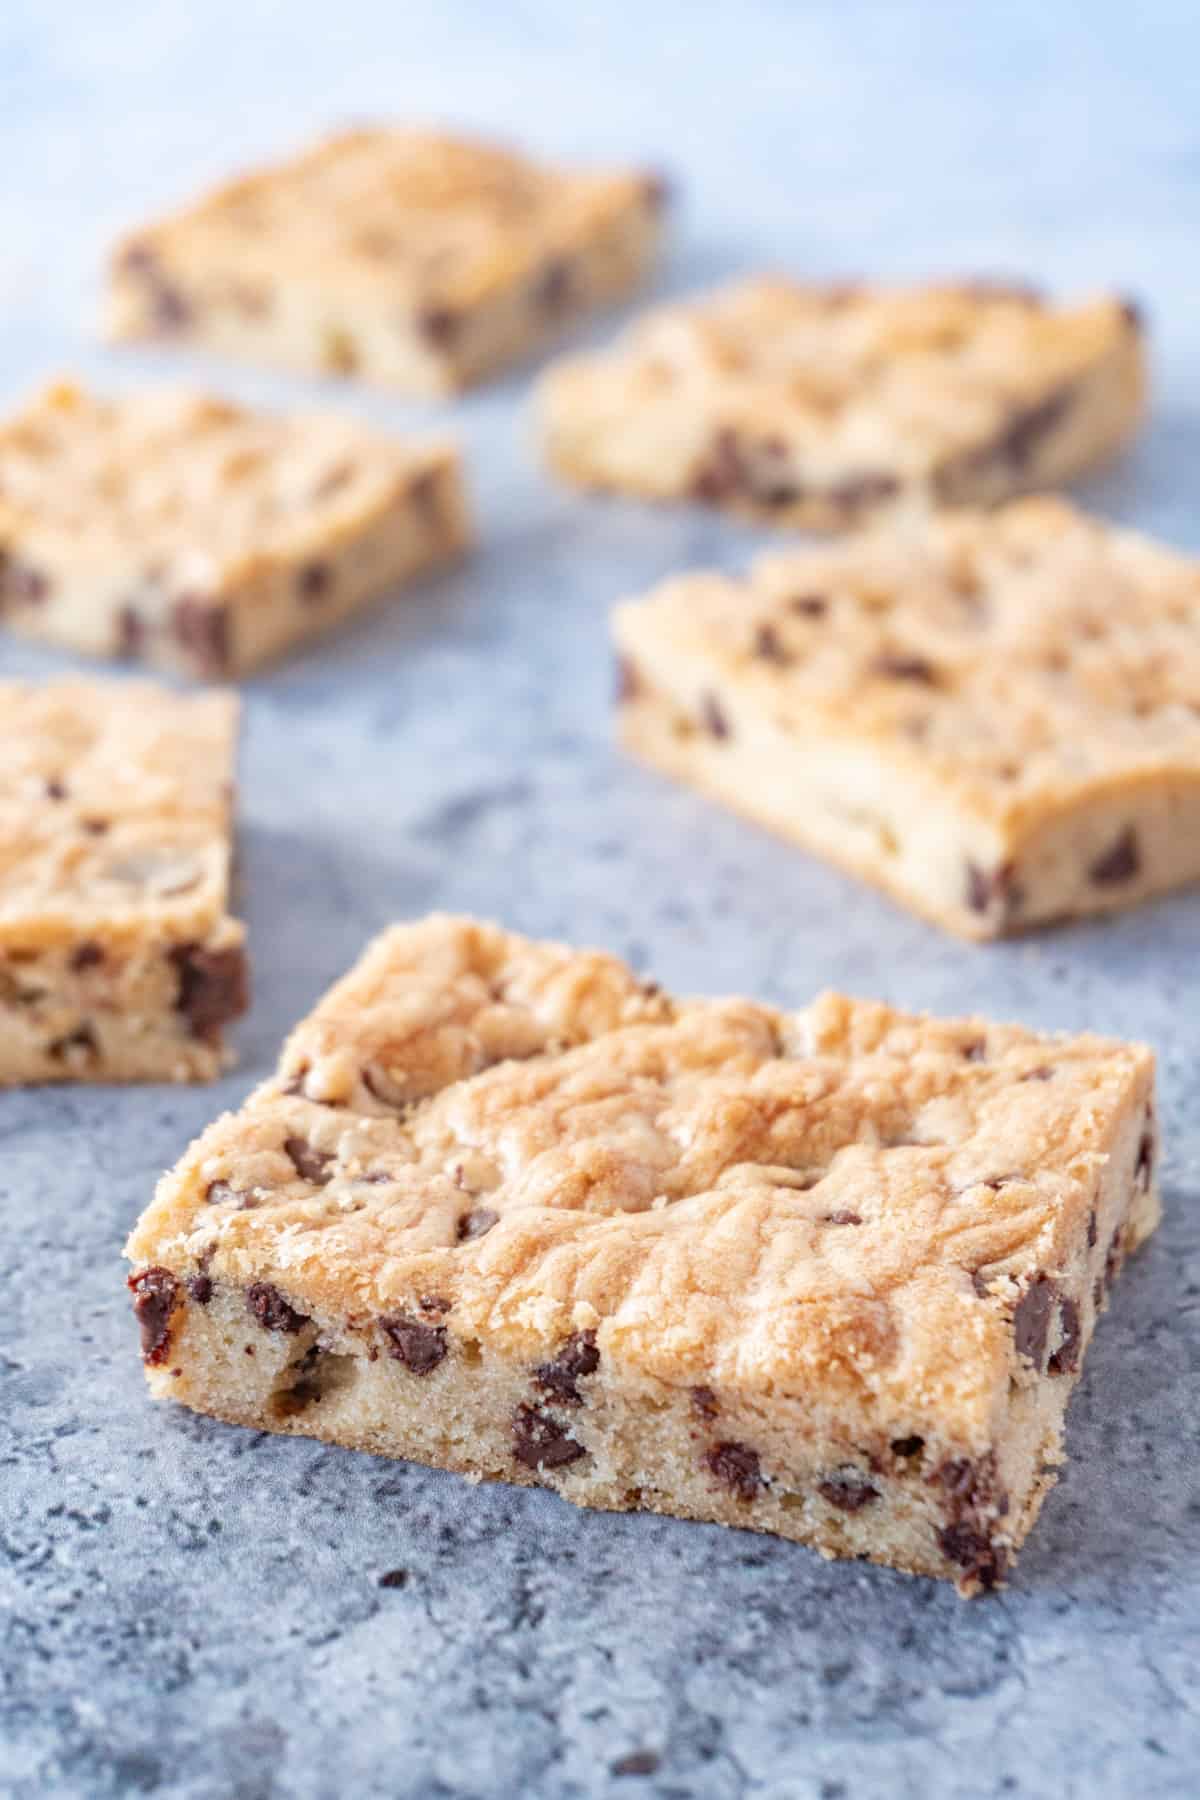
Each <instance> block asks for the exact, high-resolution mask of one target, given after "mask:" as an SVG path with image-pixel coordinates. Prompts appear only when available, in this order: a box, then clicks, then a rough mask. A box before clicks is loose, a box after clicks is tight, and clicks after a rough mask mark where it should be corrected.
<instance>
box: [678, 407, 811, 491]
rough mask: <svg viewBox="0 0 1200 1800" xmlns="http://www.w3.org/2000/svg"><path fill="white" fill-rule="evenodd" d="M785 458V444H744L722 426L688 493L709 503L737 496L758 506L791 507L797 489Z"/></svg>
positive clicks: (772, 441) (769, 441)
mask: <svg viewBox="0 0 1200 1800" xmlns="http://www.w3.org/2000/svg"><path fill="white" fill-rule="evenodd" d="M787 456H788V450H787V445H786V444H785V443H784V442H783V441H782V440H781V439H779V438H764V439H762V440H761V441H760V442H757V443H752V444H746V443H743V441H742V439H741V438H740V437H739V435H738V433H737V432H736V431H735V430H734V429H733V428H732V427H731V426H724V427H722V429H721V430H720V431H718V432H717V433H716V435H715V436H714V438H713V440H712V444H711V446H710V448H709V451H708V454H707V455H706V456H705V457H704V458H703V460H702V461H701V462H700V464H699V465H698V467H697V468H696V470H695V472H694V474H693V476H692V483H691V493H692V495H693V497H694V498H695V499H697V500H705V501H709V502H718V501H722V500H730V499H735V498H738V497H739V496H741V497H744V498H746V499H747V500H751V501H753V502H754V503H755V504H757V505H759V506H765V507H769V508H777V507H782V506H791V505H792V504H793V503H794V502H795V501H796V500H797V499H799V497H800V492H801V490H800V487H799V485H798V483H797V482H796V480H795V479H794V477H793V476H792V475H791V474H790V472H789V470H788V467H787Z"/></svg>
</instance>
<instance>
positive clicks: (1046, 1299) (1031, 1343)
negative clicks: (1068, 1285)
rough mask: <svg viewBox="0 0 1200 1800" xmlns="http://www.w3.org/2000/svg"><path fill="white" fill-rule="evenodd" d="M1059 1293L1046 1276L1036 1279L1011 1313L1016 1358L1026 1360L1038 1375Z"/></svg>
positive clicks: (1043, 1360) (1041, 1366) (1044, 1355)
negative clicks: (1026, 1358) (1019, 1357)
mask: <svg viewBox="0 0 1200 1800" xmlns="http://www.w3.org/2000/svg"><path fill="white" fill-rule="evenodd" d="M1059 1297H1060V1289H1059V1286H1058V1283H1057V1282H1056V1281H1052V1280H1051V1279H1050V1277H1049V1276H1048V1275H1038V1276H1035V1278H1034V1279H1033V1281H1032V1282H1031V1283H1030V1284H1029V1286H1028V1287H1027V1288H1026V1290H1025V1292H1024V1293H1023V1294H1022V1296H1021V1298H1020V1300H1018V1302H1017V1306H1016V1311H1015V1312H1014V1313H1013V1344H1014V1347H1015V1349H1016V1352H1017V1355H1018V1356H1027V1357H1028V1358H1029V1360H1030V1362H1031V1363H1032V1364H1033V1366H1034V1368H1035V1369H1037V1370H1038V1372H1039V1374H1040V1373H1041V1370H1042V1368H1043V1366H1044V1364H1045V1359H1046V1343H1047V1340H1048V1338H1049V1335H1050V1321H1051V1319H1052V1318H1053V1316H1054V1309H1055V1307H1056V1306H1057V1304H1058V1301H1059Z"/></svg>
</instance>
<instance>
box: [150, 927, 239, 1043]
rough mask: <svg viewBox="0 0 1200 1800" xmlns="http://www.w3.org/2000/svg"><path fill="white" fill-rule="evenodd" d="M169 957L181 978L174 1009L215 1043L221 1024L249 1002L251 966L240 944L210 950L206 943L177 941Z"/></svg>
mask: <svg viewBox="0 0 1200 1800" xmlns="http://www.w3.org/2000/svg"><path fill="white" fill-rule="evenodd" d="M170 960H171V962H172V964H173V965H174V968H175V973H176V975H177V977H178V980H179V991H178V993H177V994H176V997H175V1010H176V1012H179V1013H182V1014H183V1016H184V1018H185V1019H186V1020H187V1022H188V1024H189V1025H190V1027H191V1030H192V1035H193V1037H196V1038H200V1039H201V1040H203V1041H205V1042H208V1043H212V1042H213V1041H214V1040H215V1038H216V1037H217V1035H218V1033H219V1032H220V1029H221V1027H222V1025H225V1024H227V1023H228V1022H229V1020H230V1019H236V1018H238V1017H240V1015H241V1014H242V1013H244V1012H245V1010H246V1008H247V1006H248V1005H249V1004H250V981H249V970H248V967H247V963H246V955H245V952H244V951H243V950H242V949H241V948H240V947H237V948H233V949H229V950H209V949H206V948H205V947H204V945H203V944H176V945H175V946H174V947H173V948H172V950H171V951H170Z"/></svg>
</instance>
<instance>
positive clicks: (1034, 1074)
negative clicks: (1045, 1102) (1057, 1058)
mask: <svg viewBox="0 0 1200 1800" xmlns="http://www.w3.org/2000/svg"><path fill="white" fill-rule="evenodd" d="M1020 1079H1021V1080H1022V1081H1053V1080H1054V1070H1053V1069H1052V1068H1051V1067H1050V1065H1049V1063H1039V1064H1038V1066H1037V1068H1036V1069H1026V1071H1025V1073H1024V1074H1023V1075H1022V1076H1021V1078H1020Z"/></svg>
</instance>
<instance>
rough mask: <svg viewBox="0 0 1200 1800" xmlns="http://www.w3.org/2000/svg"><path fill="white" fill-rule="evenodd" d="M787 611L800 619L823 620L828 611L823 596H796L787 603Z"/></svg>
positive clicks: (826, 602)
mask: <svg viewBox="0 0 1200 1800" xmlns="http://www.w3.org/2000/svg"><path fill="white" fill-rule="evenodd" d="M788 611H789V612H794V613H795V614H797V616H798V617H799V618H801V619H823V618H824V617H825V614H826V613H827V612H828V611H829V602H828V600H827V599H826V598H825V596H824V594H796V595H795V596H794V598H792V599H791V600H789V601H788Z"/></svg>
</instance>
